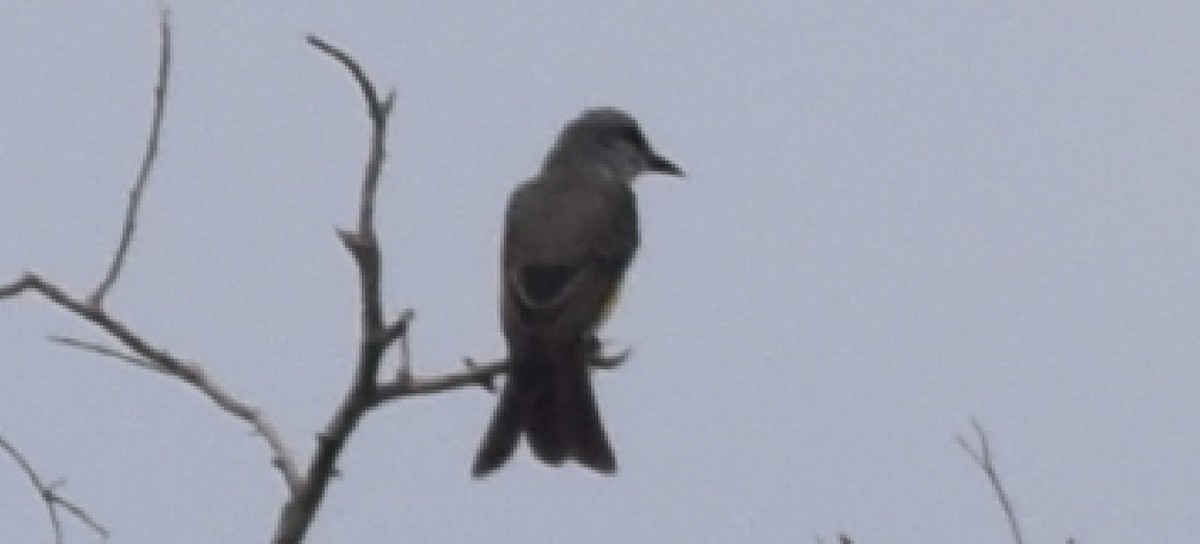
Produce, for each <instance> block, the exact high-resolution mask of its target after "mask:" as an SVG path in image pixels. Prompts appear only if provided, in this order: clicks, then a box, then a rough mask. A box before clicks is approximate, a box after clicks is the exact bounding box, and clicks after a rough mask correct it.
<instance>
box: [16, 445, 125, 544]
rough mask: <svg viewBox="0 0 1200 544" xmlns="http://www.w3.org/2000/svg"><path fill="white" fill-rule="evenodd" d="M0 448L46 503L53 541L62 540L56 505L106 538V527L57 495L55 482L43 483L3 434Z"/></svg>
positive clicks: (26, 460) (27, 461)
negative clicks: (19, 468) (14, 462)
mask: <svg viewBox="0 0 1200 544" xmlns="http://www.w3.org/2000/svg"><path fill="white" fill-rule="evenodd" d="M0 449H3V450H4V451H5V452H7V453H8V456H9V457H12V459H13V461H16V463H17V465H18V466H20V467H21V471H22V472H24V473H25V476H26V477H27V478H28V479H29V484H30V485H32V486H33V488H34V490H36V491H37V494H38V498H40V499H41V500H42V502H43V503H44V504H45V505H46V514H47V515H48V516H49V517H50V526H51V527H53V529H54V541H55V542H56V543H58V544H62V542H63V533H62V523H60V522H59V520H58V510H57V508H56V507H62V508H65V509H66V510H67V512H70V513H71V515H72V516H74V517H75V518H76V519H78V520H79V521H81V522H83V524H84V525H87V526H88V527H89V528H91V529H92V530H93V531H95V532H96V534H98V535H100V536H101V537H102V538H108V529H105V528H104V526H103V525H100V524H99V523H98V522H96V520H95V519H93V518H92V516H90V515H88V513H87V511H86V510H84V509H83V508H81V507H79V506H78V505H76V504H75V503H73V502H71V501H69V500H67V499H65V498H63V496H62V495H59V494H58V491H56V490H55V487H57V485H56V484H55V483H53V482H51V483H49V484H47V483H45V482H44V481H43V480H42V478H41V476H39V475H38V473H37V471H36V470H34V468H33V465H32V464H31V463H30V462H29V460H28V459H26V458H25V456H24V455H22V454H21V452H20V451H19V450H18V449H17V447H16V446H14V445H12V443H11V442H9V441H8V440H7V439H6V438H4V436H3V435H0Z"/></svg>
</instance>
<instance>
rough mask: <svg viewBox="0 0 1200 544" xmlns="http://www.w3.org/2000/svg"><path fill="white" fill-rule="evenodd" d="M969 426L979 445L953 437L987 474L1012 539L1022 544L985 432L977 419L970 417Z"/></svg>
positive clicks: (957, 436)
mask: <svg viewBox="0 0 1200 544" xmlns="http://www.w3.org/2000/svg"><path fill="white" fill-rule="evenodd" d="M971 427H973V428H974V429H975V436H976V438H977V439H978V440H979V447H978V448H973V447H971V444H970V442H968V441H967V439H966V438H963V436H962V435H955V437H954V439H955V440H956V441H958V445H959V446H962V449H963V450H965V451H966V452H967V455H970V456H971V459H972V460H974V461H975V464H976V465H978V466H979V468H980V469H981V470H983V473H984V474H986V475H987V477H988V482H990V483H991V485H992V490H993V491H994V492H995V493H996V498H997V499H999V500H1000V507H1001V508H1002V509H1004V516H1005V517H1006V518H1008V528H1009V530H1011V531H1012V535H1013V541H1014V542H1016V543H1017V544H1023V543H1024V539H1023V538H1022V537H1021V524H1020V523H1019V522H1018V521H1017V515H1016V513H1015V512H1014V511H1013V507H1012V502H1010V501H1009V500H1008V493H1005V491H1004V486H1003V485H1002V484H1001V483H1000V475H999V473H998V472H997V471H996V465H995V463H993V462H992V451H991V447H990V446H989V445H988V438H987V433H985V432H984V430H983V426H982V425H980V424H979V420H977V419H975V418H971Z"/></svg>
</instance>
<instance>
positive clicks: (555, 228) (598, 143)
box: [472, 108, 683, 478]
mask: <svg viewBox="0 0 1200 544" xmlns="http://www.w3.org/2000/svg"><path fill="white" fill-rule="evenodd" d="M644 172H657V173H662V174H669V175H673V176H682V175H683V171H682V170H681V169H680V168H679V167H678V166H676V165H675V164H674V163H672V162H671V161H669V160H667V159H665V158H663V157H661V156H659V155H658V154H656V153H655V152H654V150H653V149H651V148H650V144H649V143H648V142H647V141H646V137H645V136H644V135H643V134H642V131H641V129H640V128H639V127H638V124H637V122H636V121H634V119H633V117H631V116H629V114H627V113H625V112H623V111H620V110H617V109H613V108H597V109H592V110H588V111H585V112H584V113H583V114H582V115H580V116H579V117H578V118H576V119H575V120H573V121H571V122H570V123H568V124H567V126H566V127H565V128H563V130H562V132H561V133H560V134H559V137H558V141H557V142H556V143H555V144H554V147H553V149H551V150H550V153H549V154H548V155H547V156H546V160H545V162H544V163H543V164H542V170H541V172H540V173H539V174H538V175H537V176H536V177H534V178H533V179H530V180H528V181H526V182H525V183H523V184H521V185H520V186H518V187H517V188H516V189H515V190H514V191H513V192H512V195H511V196H510V197H509V200H508V210H507V212H506V214H505V225H504V241H503V244H504V247H503V250H502V256H501V270H500V278H501V285H500V293H501V296H500V317H501V322H502V324H503V328H504V336H505V339H506V340H507V341H508V353H509V362H510V367H509V371H508V379H507V382H506V383H505V386H504V391H503V392H502V393H501V394H500V403H499V405H498V406H497V407H496V411H495V413H494V414H493V415H492V421H491V424H490V426H489V427H488V430H487V433H486V434H485V435H484V436H483V442H482V444H481V445H480V447H479V452H478V454H477V455H476V457H475V466H474V468H473V469H472V474H473V475H474V476H475V477H477V478H478V477H482V476H485V475H487V474H488V473H490V472H492V471H493V470H495V469H497V468H499V467H500V466H502V465H503V464H504V463H505V462H506V461H508V458H509V457H511V456H512V453H513V450H514V449H516V446H517V439H518V438H519V437H520V436H521V435H522V434H524V435H525V438H526V440H527V441H528V442H529V445H530V448H531V449H532V450H533V454H534V455H535V456H536V457H537V458H538V459H541V460H542V461H543V462H545V463H547V464H550V465H554V466H558V465H560V464H562V462H563V461H564V460H567V459H575V460H576V461H578V462H579V463H581V464H583V465H584V466H587V467H589V468H591V469H593V470H596V471H598V472H602V473H605V474H612V473H613V472H615V471H616V469H617V460H616V456H615V455H614V454H613V450H612V446H610V445H609V443H608V437H607V436H606V435H605V433H604V425H603V424H602V423H601V422H600V411H599V409H598V408H597V407H596V399H595V396H594V395H593V394H592V384H591V378H590V374H589V372H590V370H589V365H590V364H591V362H592V361H593V360H594V358H595V357H597V356H598V354H599V342H598V341H597V340H596V329H597V328H599V327H600V325H601V324H602V323H603V321H604V319H605V317H607V314H608V310H609V307H610V304H612V302H613V300H614V299H615V298H616V294H617V292H618V289H619V287H620V284H621V280H622V278H623V276H624V275H625V270H626V269H627V268H628V267H629V264H630V263H631V262H632V261H633V255H634V253H635V252H636V251H637V247H638V219H637V207H636V205H635V201H634V200H635V199H634V194H633V189H632V187H631V185H632V183H633V180H634V179H635V178H637V177H638V175H639V174H642V173H644Z"/></svg>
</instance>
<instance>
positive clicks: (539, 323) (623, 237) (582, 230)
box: [503, 180, 638, 341]
mask: <svg viewBox="0 0 1200 544" xmlns="http://www.w3.org/2000/svg"><path fill="white" fill-rule="evenodd" d="M555 181H556V180H540V181H535V182H534V183H530V184H527V185H525V186H523V187H521V188H520V189H518V190H517V191H516V192H514V194H513V197H512V199H511V200H510V201H509V209H508V217H507V221H506V228H505V239H504V256H503V258H504V267H503V268H504V275H505V279H504V285H503V290H504V297H503V300H504V310H503V319H504V321H505V328H506V329H507V330H513V331H516V330H520V331H524V332H526V333H536V334H538V335H540V336H543V337H546V338H550V339H554V338H557V339H561V340H564V341H566V340H572V339H576V338H578V337H579V336H580V335H581V334H585V333H588V332H590V330H591V329H594V328H595V327H596V326H598V325H599V321H600V320H601V317H602V316H603V314H604V310H605V306H606V304H607V302H608V299H609V298H610V297H611V296H612V295H613V293H614V292H615V291H616V290H617V287H618V286H619V284H620V281H621V278H622V277H623V275H624V272H625V269H626V268H627V267H628V266H629V263H630V262H631V261H632V259H633V255H634V253H635V251H636V250H637V245H638V231H637V212H636V207H635V204H634V197H633V192H632V191H631V190H629V188H628V187H626V186H624V185H598V184H597V185H594V186H593V185H590V184H575V185H572V186H568V187H563V184H562V183H561V182H560V183H555ZM560 181H561V180H560Z"/></svg>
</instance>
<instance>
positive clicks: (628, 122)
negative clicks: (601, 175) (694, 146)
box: [546, 108, 683, 182]
mask: <svg viewBox="0 0 1200 544" xmlns="http://www.w3.org/2000/svg"><path fill="white" fill-rule="evenodd" d="M567 165H569V166H572V167H580V166H584V167H592V166H599V167H603V168H605V169H607V170H609V171H611V172H612V173H613V174H614V175H615V176H616V177H618V178H620V179H621V180H622V181H626V182H628V181H632V180H633V178H635V177H637V176H638V175H639V174H642V173H646V172H653V173H659V174H667V175H671V176H683V170H682V169H681V168H679V166H677V165H676V164H675V163H673V162H671V161H670V160H668V159H667V158H665V157H663V156H661V155H659V154H657V153H655V152H654V149H653V148H652V147H650V143H649V142H648V141H647V140H646V136H645V135H644V134H642V129H641V128H640V127H638V124H637V121H635V120H634V119H633V117H632V116H630V115H629V114H628V113H625V112H624V111H621V110H619V109H616V108H595V109H590V110H587V111H585V112H583V114H581V115H580V116H579V117H577V118H575V120H573V121H571V122H570V123H568V124H567V126H566V127H564V128H563V130H562V133H561V134H560V135H559V137H558V143H557V144H555V146H554V149H553V150H551V152H550V155H549V156H548V157H547V158H546V166H547V167H552V166H567Z"/></svg>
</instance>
